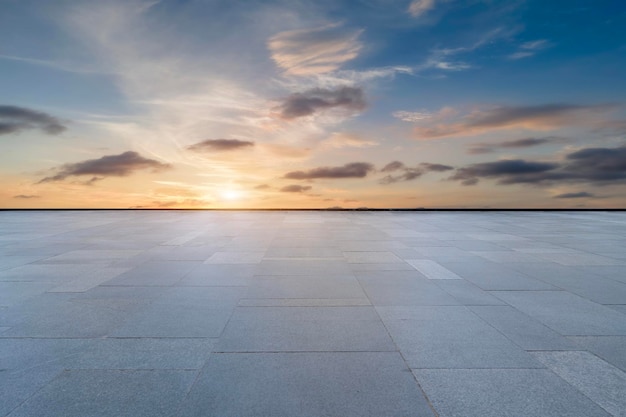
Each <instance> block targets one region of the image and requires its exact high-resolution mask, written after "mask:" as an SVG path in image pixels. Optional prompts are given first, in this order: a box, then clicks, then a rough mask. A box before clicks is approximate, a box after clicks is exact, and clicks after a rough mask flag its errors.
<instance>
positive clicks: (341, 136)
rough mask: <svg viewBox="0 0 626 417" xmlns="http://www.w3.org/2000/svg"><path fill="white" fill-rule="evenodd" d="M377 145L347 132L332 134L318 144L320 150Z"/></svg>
mask: <svg viewBox="0 0 626 417" xmlns="http://www.w3.org/2000/svg"><path fill="white" fill-rule="evenodd" d="M377 145H378V142H375V141H372V140H367V139H364V138H362V137H361V136H359V135H357V134H355V133H348V132H334V133H332V134H331V135H330V137H329V138H328V139H325V140H323V141H321V142H320V147H321V148H322V149H340V148H370V147H372V146H377Z"/></svg>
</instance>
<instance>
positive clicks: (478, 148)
mask: <svg viewBox="0 0 626 417" xmlns="http://www.w3.org/2000/svg"><path fill="white" fill-rule="evenodd" d="M566 141H567V139H565V138H562V137H559V136H546V137H538V138H535V137H529V138H521V139H514V140H507V141H503V142H498V143H475V144H473V145H471V146H470V147H469V149H468V150H467V153H469V154H472V155H478V154H485V153H491V152H495V151H497V150H499V149H520V148H531V147H535V146H540V145H546V144H549V143H564V142H566Z"/></svg>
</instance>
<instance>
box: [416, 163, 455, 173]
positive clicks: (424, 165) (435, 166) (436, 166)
mask: <svg viewBox="0 0 626 417" xmlns="http://www.w3.org/2000/svg"><path fill="white" fill-rule="evenodd" d="M420 166H421V167H422V168H423V169H424V170H426V171H435V172H444V171H450V170H453V169H454V167H451V166H450V165H443V164H431V163H430V162H422V163H421V164H420Z"/></svg>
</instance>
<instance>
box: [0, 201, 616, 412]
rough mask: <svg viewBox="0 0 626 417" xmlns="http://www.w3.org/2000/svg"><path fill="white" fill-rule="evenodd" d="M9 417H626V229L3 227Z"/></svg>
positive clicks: (194, 223)
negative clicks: (610, 416) (625, 416)
mask: <svg viewBox="0 0 626 417" xmlns="http://www.w3.org/2000/svg"><path fill="white" fill-rule="evenodd" d="M0 254H1V256H0V415H1V416H5V415H8V416H11V417H13V416H46V417H51V416H64V417H72V416H77V417H79V416H80V417H87V416H99V417H100V416H133V417H137V416H150V417H156V416H184V417H186V416H220V417H224V416H237V417H242V416H273V417H280V416H289V417H293V416H337V417H338V416H341V417H344V416H355V417H356V416H358V417H362V416H376V417H380V416H442V417H443V416H462V417H470V416H481V417H482V416H498V417H501V416H520V417H531V416H541V417H546V416H559V417H563V416H584V417H590V416H609V415H612V416H624V415H626V395H625V393H626V373H625V371H626V213H624V212H428V211H424V212H366V211H363V212H358V211H357V212H342V211H250V212H246V211H49V212H46V211H42V212H25V211H6V212H0Z"/></svg>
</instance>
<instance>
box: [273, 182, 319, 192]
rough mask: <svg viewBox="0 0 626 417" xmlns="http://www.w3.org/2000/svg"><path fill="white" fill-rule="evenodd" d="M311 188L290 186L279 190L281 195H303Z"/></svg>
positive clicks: (307, 186)
mask: <svg viewBox="0 0 626 417" xmlns="http://www.w3.org/2000/svg"><path fill="white" fill-rule="evenodd" d="M311 188H312V187H311V186H310V185H297V184H291V185H286V186H284V187H283V188H281V189H280V191H282V192H283V193H303V192H305V191H309V190H310V189H311Z"/></svg>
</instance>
